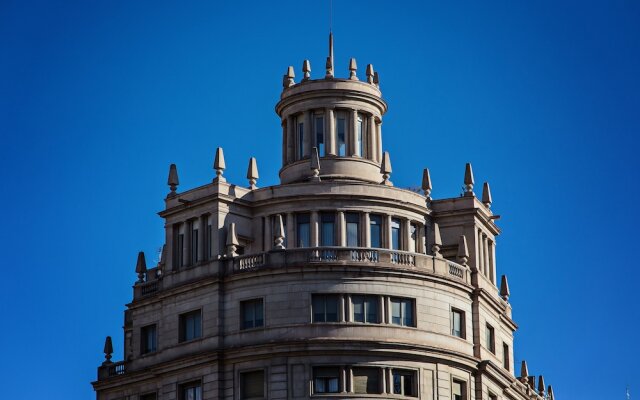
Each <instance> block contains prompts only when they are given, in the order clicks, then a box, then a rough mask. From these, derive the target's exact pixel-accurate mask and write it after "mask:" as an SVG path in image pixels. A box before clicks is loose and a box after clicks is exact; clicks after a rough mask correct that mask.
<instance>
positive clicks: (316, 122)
mask: <svg viewBox="0 0 640 400" xmlns="http://www.w3.org/2000/svg"><path fill="white" fill-rule="evenodd" d="M357 68H358V67H357V64H356V60H355V59H353V58H352V59H351V60H350V62H349V77H348V78H337V77H335V75H334V69H333V35H332V34H330V35H329V57H327V63H326V65H325V73H324V76H323V77H322V78H320V79H311V65H310V63H309V61H308V60H305V61H304V62H303V66H302V72H303V78H302V80H301V81H300V82H298V83H296V82H295V73H294V69H293V67H289V68H288V70H287V74H285V75H284V77H283V82H282V85H283V89H282V93H281V95H280V101H279V102H278V104H277V105H276V113H277V114H278V115H279V116H280V119H281V124H282V168H281V169H280V181H281V183H283V184H286V183H293V182H303V181H306V180H309V179H310V177H311V175H310V172H309V171H310V169H311V168H310V163H311V162H312V161H313V158H314V157H313V156H314V153H315V152H316V151H317V154H318V157H319V160H320V166H321V168H320V178H321V179H330V180H339V179H344V180H356V181H364V182H371V183H380V182H382V181H383V178H382V173H381V171H380V167H381V162H382V134H381V125H382V116H383V115H384V114H385V112H386V111H387V103H386V102H385V101H384V100H383V99H382V93H381V92H380V87H379V81H378V75H377V74H376V73H375V72H374V70H373V66H372V65H371V64H369V65H367V68H366V78H364V79H363V80H360V78H358V74H357Z"/></svg>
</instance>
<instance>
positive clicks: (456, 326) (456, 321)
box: [452, 311, 462, 337]
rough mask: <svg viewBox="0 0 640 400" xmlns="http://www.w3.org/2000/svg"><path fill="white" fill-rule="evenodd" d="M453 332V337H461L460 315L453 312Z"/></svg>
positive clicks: (457, 312)
mask: <svg viewBox="0 0 640 400" xmlns="http://www.w3.org/2000/svg"><path fill="white" fill-rule="evenodd" d="M452 316H453V327H452V329H453V332H452V334H453V335H454V336H458V337H462V314H461V313H460V312H459V311H454V312H453V314H452Z"/></svg>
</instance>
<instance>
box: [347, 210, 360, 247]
mask: <svg viewBox="0 0 640 400" xmlns="http://www.w3.org/2000/svg"><path fill="white" fill-rule="evenodd" d="M347 246H348V247H359V246H360V215H359V214H356V213H347Z"/></svg>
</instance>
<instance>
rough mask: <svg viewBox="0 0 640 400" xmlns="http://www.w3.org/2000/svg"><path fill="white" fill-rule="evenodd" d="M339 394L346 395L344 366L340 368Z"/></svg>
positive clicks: (346, 382)
mask: <svg viewBox="0 0 640 400" xmlns="http://www.w3.org/2000/svg"><path fill="white" fill-rule="evenodd" d="M339 384H340V393H347V385H348V384H349V381H348V379H347V370H346V369H345V367H344V366H340V382H339Z"/></svg>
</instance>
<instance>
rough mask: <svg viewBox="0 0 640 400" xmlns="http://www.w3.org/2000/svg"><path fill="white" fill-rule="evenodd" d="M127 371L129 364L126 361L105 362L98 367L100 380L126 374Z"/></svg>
mask: <svg viewBox="0 0 640 400" xmlns="http://www.w3.org/2000/svg"><path fill="white" fill-rule="evenodd" d="M126 372H127V364H126V362H125V361H118V362H115V363H113V362H109V363H105V364H102V365H101V366H99V367H98V380H101V379H106V378H110V377H112V376H118V375H124V374H125V373H126Z"/></svg>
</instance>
